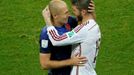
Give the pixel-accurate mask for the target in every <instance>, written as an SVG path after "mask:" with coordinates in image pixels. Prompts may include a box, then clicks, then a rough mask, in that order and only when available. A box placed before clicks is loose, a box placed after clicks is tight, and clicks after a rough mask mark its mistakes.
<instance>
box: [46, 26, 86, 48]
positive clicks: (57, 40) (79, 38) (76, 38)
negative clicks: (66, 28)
mask: <svg viewBox="0 0 134 75" xmlns="http://www.w3.org/2000/svg"><path fill="white" fill-rule="evenodd" d="M83 28H84V25H78V26H77V27H75V28H74V29H73V30H72V31H70V32H67V33H64V34H63V35H59V34H58V32H57V30H56V29H55V27H54V26H51V27H48V29H47V30H48V36H49V39H50V41H51V42H52V44H53V45H54V46H63V45H69V44H77V43H81V42H83V40H84V38H85V37H86V34H85V33H86V30H84V31H85V32H83V30H82V29H83Z"/></svg>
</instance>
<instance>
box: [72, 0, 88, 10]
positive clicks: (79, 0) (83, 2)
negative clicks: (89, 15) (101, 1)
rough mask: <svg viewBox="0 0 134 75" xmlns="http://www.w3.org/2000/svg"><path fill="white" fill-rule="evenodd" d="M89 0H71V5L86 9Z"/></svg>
mask: <svg viewBox="0 0 134 75" xmlns="http://www.w3.org/2000/svg"><path fill="white" fill-rule="evenodd" d="M90 1H91V0H71V3H72V5H75V6H77V7H78V9H79V10H82V9H85V10H88V6H89V3H90Z"/></svg>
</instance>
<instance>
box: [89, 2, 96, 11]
mask: <svg viewBox="0 0 134 75" xmlns="http://www.w3.org/2000/svg"><path fill="white" fill-rule="evenodd" d="M94 11H95V5H94V2H93V1H92V0H91V2H90V3H89V7H88V12H89V13H92V12H94Z"/></svg>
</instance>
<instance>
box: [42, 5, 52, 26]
mask: <svg viewBox="0 0 134 75" xmlns="http://www.w3.org/2000/svg"><path fill="white" fill-rule="evenodd" d="M42 16H43V18H44V21H45V23H46V25H47V26H51V25H52V21H51V13H50V10H49V6H48V5H47V6H46V7H45V9H43V11H42Z"/></svg>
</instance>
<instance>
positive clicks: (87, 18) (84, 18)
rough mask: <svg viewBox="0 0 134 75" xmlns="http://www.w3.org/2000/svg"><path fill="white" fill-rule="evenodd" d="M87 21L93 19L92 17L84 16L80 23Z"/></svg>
mask: <svg viewBox="0 0 134 75" xmlns="http://www.w3.org/2000/svg"><path fill="white" fill-rule="evenodd" d="M89 19H93V16H92V15H91V14H87V15H84V16H83V19H82V23H84V22H86V21H87V20H89Z"/></svg>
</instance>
